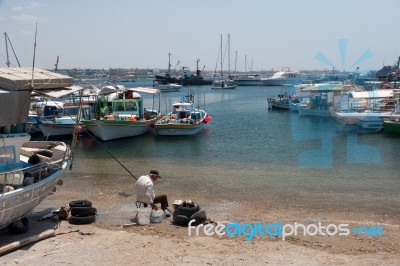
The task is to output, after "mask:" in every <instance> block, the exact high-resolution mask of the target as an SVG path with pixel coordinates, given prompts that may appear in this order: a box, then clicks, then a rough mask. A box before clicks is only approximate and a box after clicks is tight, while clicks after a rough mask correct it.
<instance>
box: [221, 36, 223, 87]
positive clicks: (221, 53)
mask: <svg viewBox="0 0 400 266" xmlns="http://www.w3.org/2000/svg"><path fill="white" fill-rule="evenodd" d="M222 77H223V74H222V34H221V79H222Z"/></svg>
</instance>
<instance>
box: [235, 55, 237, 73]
mask: <svg viewBox="0 0 400 266" xmlns="http://www.w3.org/2000/svg"><path fill="white" fill-rule="evenodd" d="M236 63H237V50H236V51H235V73H236Z"/></svg>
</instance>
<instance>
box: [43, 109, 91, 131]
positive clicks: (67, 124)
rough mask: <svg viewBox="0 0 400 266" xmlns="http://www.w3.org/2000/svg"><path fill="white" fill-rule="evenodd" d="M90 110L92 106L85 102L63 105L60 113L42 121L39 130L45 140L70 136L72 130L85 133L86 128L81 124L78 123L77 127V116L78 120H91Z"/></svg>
mask: <svg viewBox="0 0 400 266" xmlns="http://www.w3.org/2000/svg"><path fill="white" fill-rule="evenodd" d="M92 109H93V105H92V104H90V103H87V102H82V103H64V105H63V108H62V111H61V113H59V115H58V116H57V117H54V118H52V119H43V120H42V121H41V123H40V124H39V128H40V130H41V131H42V134H43V136H45V137H46V138H47V137H57V136H66V135H70V136H72V134H73V133H74V130H78V131H79V132H85V131H86V128H85V127H84V126H83V123H81V122H79V124H78V125H77V120H78V116H79V119H91V118H92Z"/></svg>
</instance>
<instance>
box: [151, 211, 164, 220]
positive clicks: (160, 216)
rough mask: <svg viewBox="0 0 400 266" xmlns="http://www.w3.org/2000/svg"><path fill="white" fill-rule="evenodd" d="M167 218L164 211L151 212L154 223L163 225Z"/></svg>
mask: <svg viewBox="0 0 400 266" xmlns="http://www.w3.org/2000/svg"><path fill="white" fill-rule="evenodd" d="M164 218H165V212H164V211H162V210H158V211H155V210H152V211H151V222H152V223H161V222H162V221H163V220H164Z"/></svg>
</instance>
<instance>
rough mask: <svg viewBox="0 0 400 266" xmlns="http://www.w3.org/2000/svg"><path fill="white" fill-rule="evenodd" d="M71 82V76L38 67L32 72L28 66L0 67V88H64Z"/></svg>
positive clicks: (17, 89)
mask: <svg viewBox="0 0 400 266" xmlns="http://www.w3.org/2000/svg"><path fill="white" fill-rule="evenodd" d="M73 82H74V80H73V78H72V77H69V76H65V75H61V74H58V73H54V72H50V71H47V70H43V69H38V68H35V69H34V71H33V74H32V68H30V67H20V68H18V67H11V68H0V88H1V89H5V90H10V91H24V90H32V89H35V90H42V89H56V88H65V87H70V86H72V85H73ZM32 85H33V86H32ZM32 87H33V88H32Z"/></svg>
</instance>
